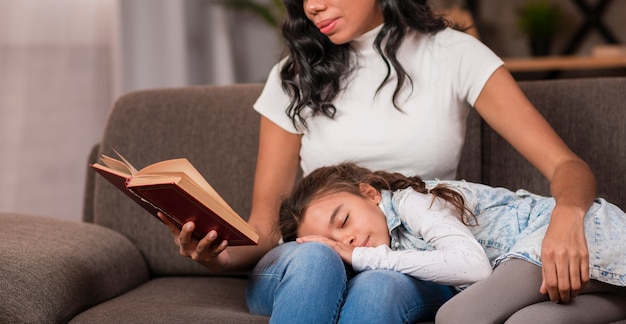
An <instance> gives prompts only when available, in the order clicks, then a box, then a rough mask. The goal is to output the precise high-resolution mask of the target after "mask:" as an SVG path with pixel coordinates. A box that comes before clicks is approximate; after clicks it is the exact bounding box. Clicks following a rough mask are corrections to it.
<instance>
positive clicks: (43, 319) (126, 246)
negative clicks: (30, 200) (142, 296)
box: [0, 213, 149, 323]
mask: <svg viewBox="0 0 626 324" xmlns="http://www.w3.org/2000/svg"><path fill="white" fill-rule="evenodd" d="M0 274H1V277H0V322H2V323H60V322H67V321H68V320H69V319H71V318H72V317H74V316H75V315H76V314H78V313H79V312H81V311H83V310H85V309H87V308H89V307H91V306H93V305H96V304H99V303H101V302H103V301H105V300H108V299H110V298H113V297H115V296H117V295H120V294H122V293H124V292H126V291H128V290H130V289H132V288H134V287H137V286H138V285H140V284H142V283H143V282H146V281H147V280H148V279H149V272H148V268H147V266H146V264H145V261H144V259H143V257H142V255H141V254H140V252H139V250H137V248H136V247H135V246H134V245H133V244H132V243H131V242H130V241H129V240H128V239H127V238H125V237H124V236H122V235H121V234H119V233H116V232H114V231H112V230H110V229H107V228H104V227H101V226H98V225H93V224H87V223H81V222H71V221H63V220H58V219H52V218H45V217H38V216H30V215H20V214H9V213H3V214H0Z"/></svg>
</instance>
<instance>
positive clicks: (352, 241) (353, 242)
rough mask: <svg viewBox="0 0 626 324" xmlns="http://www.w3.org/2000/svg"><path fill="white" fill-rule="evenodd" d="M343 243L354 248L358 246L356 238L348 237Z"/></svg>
mask: <svg viewBox="0 0 626 324" xmlns="http://www.w3.org/2000/svg"><path fill="white" fill-rule="evenodd" d="M343 243H345V244H348V245H352V246H354V244H356V240H355V239H354V236H348V237H346V238H345V239H344V240H343Z"/></svg>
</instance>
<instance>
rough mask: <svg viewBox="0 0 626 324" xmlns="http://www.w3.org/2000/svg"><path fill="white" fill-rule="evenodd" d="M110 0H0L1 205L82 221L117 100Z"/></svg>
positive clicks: (9, 209) (112, 3)
mask: <svg viewBox="0 0 626 324" xmlns="http://www.w3.org/2000/svg"><path fill="white" fill-rule="evenodd" d="M116 5H117V2H115V1H112V0H101V1H98V0H54V1H50V0H0V211H3V212H20V213H31V214H39V215H45V216H51V217H57V218H65V219H72V220H79V219H80V217H81V208H82V195H83V189H84V184H83V183H84V175H85V172H86V165H87V159H86V157H87V152H89V150H90V148H91V146H92V145H93V144H94V143H96V142H97V140H98V138H99V137H100V135H101V131H102V127H103V124H104V120H105V118H106V114H107V111H108V109H109V107H110V105H111V103H112V100H113V93H112V84H113V83H112V78H113V73H112V66H113V65H114V61H113V56H112V53H113V47H112V44H113V43H114V41H113V39H114V35H113V34H112V32H111V31H112V23H113V21H114V16H115V14H116V10H117V9H116Z"/></svg>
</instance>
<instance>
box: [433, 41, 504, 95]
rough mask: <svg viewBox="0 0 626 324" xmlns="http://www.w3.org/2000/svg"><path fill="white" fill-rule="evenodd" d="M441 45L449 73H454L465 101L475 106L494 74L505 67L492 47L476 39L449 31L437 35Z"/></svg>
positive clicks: (456, 85)
mask: <svg viewBox="0 0 626 324" xmlns="http://www.w3.org/2000/svg"><path fill="white" fill-rule="evenodd" d="M437 42H438V43H439V45H440V46H441V47H442V48H445V49H446V50H444V51H441V54H442V56H443V57H442V59H443V60H445V63H446V65H447V66H448V69H449V71H451V73H453V75H454V77H453V78H454V79H453V82H454V84H455V86H454V88H455V89H456V91H457V93H458V95H459V96H460V97H461V98H464V100H465V101H466V102H467V103H468V104H470V105H471V106H474V104H475V103H476V100H477V99H478V96H479V95H480V93H481V92H482V90H483V88H484V86H485V84H486V83H487V81H488V80H489V78H490V77H491V75H492V74H493V73H494V72H495V71H496V70H497V69H498V68H499V67H500V66H502V65H503V64H504V62H503V61H502V59H501V58H500V57H499V56H497V55H496V54H495V53H494V52H493V51H492V50H491V49H490V48H489V47H487V46H486V45H485V44H483V43H482V42H481V41H480V40H478V39H476V38H475V37H473V36H471V35H468V34H466V33H463V32H459V31H456V30H452V29H447V30H444V31H442V32H439V33H438V34H437Z"/></svg>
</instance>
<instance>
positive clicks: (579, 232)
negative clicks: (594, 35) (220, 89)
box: [171, 0, 595, 323]
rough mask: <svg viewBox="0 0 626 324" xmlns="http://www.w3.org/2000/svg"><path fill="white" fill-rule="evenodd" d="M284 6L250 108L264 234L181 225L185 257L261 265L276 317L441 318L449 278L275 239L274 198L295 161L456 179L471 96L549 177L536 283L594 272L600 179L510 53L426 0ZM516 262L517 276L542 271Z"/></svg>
mask: <svg viewBox="0 0 626 324" xmlns="http://www.w3.org/2000/svg"><path fill="white" fill-rule="evenodd" d="M284 4H285V7H286V18H285V21H284V23H283V28H282V32H283V36H284V38H285V44H286V48H287V56H286V58H285V59H283V60H282V61H281V62H279V63H278V64H277V65H276V66H275V67H274V68H273V69H272V71H271V72H270V75H269V77H268V80H267V83H266V86H265V89H264V90H263V93H262V94H261V96H260V97H259V99H258V101H257V102H256V104H255V106H254V108H255V109H256V110H257V111H259V112H260V113H261V114H262V118H261V126H260V127H261V128H260V142H259V153H258V160H257V169H256V175H255V184H254V192H253V202H252V212H251V216H250V219H249V222H250V223H251V224H252V225H253V226H255V227H256V228H257V230H258V231H259V233H260V235H261V237H262V239H261V242H260V244H259V245H258V246H256V247H237V248H235V247H228V248H226V244H225V242H214V238H215V233H209V234H208V235H207V237H206V238H205V239H203V240H202V241H200V242H198V243H197V244H196V243H195V242H193V241H192V240H191V231H192V230H193V224H192V223H190V224H186V225H185V226H184V227H183V229H182V231H180V232H179V231H178V230H177V229H176V228H175V227H174V226H171V230H172V232H173V234H174V236H175V237H176V242H177V244H178V245H179V246H180V251H181V254H182V255H185V256H189V257H191V258H193V259H194V260H197V261H198V262H200V263H201V264H203V265H205V266H206V267H208V268H209V269H211V270H213V271H221V270H231V269H239V270H240V269H250V268H251V267H253V266H254V265H255V264H256V268H255V270H254V271H253V273H252V274H251V276H250V279H249V284H248V290H247V300H248V306H249V308H250V310H251V311H252V312H253V313H259V314H267V315H271V316H272V321H275V322H286V321H291V320H293V318H298V320H299V321H300V322H311V323H313V322H315V323H327V322H333V321H337V320H338V321H340V322H349V321H354V322H373V321H378V322H413V321H419V320H427V319H432V318H433V317H434V314H435V312H436V310H437V309H438V308H439V306H440V305H441V304H443V302H445V301H446V300H447V299H449V298H450V297H451V296H452V289H451V288H449V287H447V286H441V285H437V284H434V283H431V282H426V281H419V280H417V279H413V278H410V277H408V276H404V275H402V274H398V273H396V272H393V271H368V273H367V274H365V273H362V274H358V275H354V274H353V273H351V272H348V271H346V270H345V269H344V266H343V262H342V261H341V259H340V258H339V257H338V256H337V255H336V253H334V252H333V251H332V250H331V249H329V248H327V247H326V246H324V245H320V244H306V245H297V244H293V243H286V244H281V245H279V244H278V242H279V239H280V234H279V232H278V231H277V230H276V225H277V217H278V207H279V202H280V199H281V198H282V197H283V196H286V195H287V194H288V193H289V192H290V191H291V189H292V186H293V184H294V181H295V179H296V176H297V173H298V164H299V163H300V166H301V168H302V171H303V173H304V174H305V175H306V174H308V173H309V172H310V171H312V170H314V169H316V168H318V167H320V166H324V165H331V164H337V163H339V162H343V161H345V160H350V161H352V162H356V163H358V164H360V165H363V166H365V167H367V168H370V169H376V170H389V171H397V172H401V173H404V174H419V175H421V176H423V177H425V178H440V179H452V178H454V177H455V174H456V169H457V166H458V163H459V157H460V152H461V148H462V145H463V138H464V133H465V120H466V116H467V114H468V111H469V106H474V107H475V109H476V110H477V111H478V112H479V113H480V115H481V116H482V117H483V118H484V119H485V120H486V121H487V123H489V124H490V125H491V126H492V127H493V128H494V129H495V130H496V131H497V132H498V133H500V135H502V136H503V137H504V138H505V139H506V140H507V141H508V142H509V143H511V144H512V145H513V146H514V147H515V148H516V149H517V150H518V151H519V152H520V153H521V154H522V155H523V156H525V157H526V158H527V159H528V160H529V161H530V162H531V163H532V164H533V165H534V166H535V167H536V168H537V169H539V171H541V172H542V174H543V175H544V176H545V177H546V178H547V180H548V181H550V184H551V191H552V195H553V196H554V197H555V198H556V201H557V204H556V206H555V208H554V211H553V217H552V221H551V224H550V227H549V229H548V233H547V234H546V238H545V240H544V244H543V251H542V255H543V256H544V260H543V261H544V265H543V268H542V269H543V281H542V282H541V283H540V284H539V283H538V284H537V286H538V287H537V289H539V285H541V291H542V293H547V294H549V296H550V299H552V300H554V301H561V302H568V301H569V300H570V299H571V298H572V297H574V296H576V294H577V293H578V291H579V290H580V289H581V287H582V286H584V284H585V283H586V282H587V281H588V278H589V270H588V262H587V247H586V244H585V237H584V233H583V222H582V219H583V216H584V214H585V212H586V211H587V209H588V208H589V206H590V205H591V203H592V201H593V198H594V195H595V179H594V176H593V174H592V173H591V171H590V170H589V168H588V166H587V165H586V164H585V162H583V161H582V160H581V159H580V158H578V157H577V156H576V155H575V154H574V153H573V152H571V150H570V149H569V148H568V147H567V146H566V145H565V144H564V143H563V141H562V140H561V139H560V138H559V137H558V135H557V134H556V133H555V132H554V131H553V129H552V128H551V127H550V126H549V125H548V123H547V122H546V121H545V120H544V119H543V118H542V116H541V115H540V114H539V113H538V112H537V111H536V110H535V108H534V107H533V106H532V104H531V103H530V102H529V101H528V100H527V99H526V98H525V96H524V95H523V93H522V92H521V90H520V89H519V87H518V86H517V84H516V82H515V81H514V79H513V78H512V77H511V75H510V74H509V73H508V72H507V71H506V69H505V68H504V67H503V66H502V61H501V60H500V59H499V58H498V57H497V56H495V55H494V54H493V53H492V52H491V51H490V50H489V49H488V48H486V47H485V46H484V45H483V44H481V43H480V42H479V41H477V40H476V39H475V38H473V37H471V36H469V35H466V34H464V33H461V32H457V31H454V30H452V29H450V28H448V27H447V26H446V23H445V21H444V20H442V19H440V18H438V17H435V16H434V15H433V14H432V12H431V11H430V8H429V7H428V6H427V4H426V1H425V0H359V1H356V0H304V1H303V0H284ZM539 144H540V145H539ZM574 181H575V182H576V185H573V182H574ZM581 184H582V185H581ZM268 251H269V253H268ZM261 257H263V259H261ZM260 259H261V260H260ZM259 260H260V261H259ZM515 270H516V271H520V272H521V273H520V274H516V275H520V276H528V275H529V274H526V273H524V271H532V269H531V270H527V269H517V268H516V269H515ZM322 279H323V280H322ZM381 282H383V283H384V285H381ZM322 283H323V284H322ZM381 286H384V287H387V289H385V290H383V291H381V290H380V287H381ZM381 294H387V295H389V296H393V297H394V298H393V299H391V298H381ZM374 297H375V298H374ZM382 297H385V296H382ZM458 297H462V296H461V295H459V296H458ZM516 298H518V297H517V296H516ZM519 298H523V297H522V296H520V297H519ZM455 299H456V298H455ZM468 302H472V301H471V300H468ZM294 316H297V317H294Z"/></svg>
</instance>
